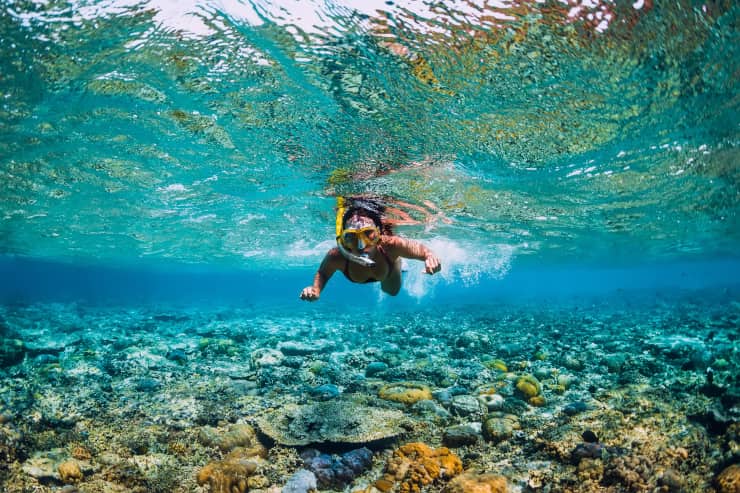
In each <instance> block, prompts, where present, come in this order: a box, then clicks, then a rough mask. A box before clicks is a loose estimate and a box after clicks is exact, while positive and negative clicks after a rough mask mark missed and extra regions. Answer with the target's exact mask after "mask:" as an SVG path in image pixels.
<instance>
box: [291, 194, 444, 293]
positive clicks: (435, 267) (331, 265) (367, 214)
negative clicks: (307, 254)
mask: <svg viewBox="0 0 740 493" xmlns="http://www.w3.org/2000/svg"><path fill="white" fill-rule="evenodd" d="M337 206H338V207H337V209H338V210H337V224H336V230H337V247H336V248H332V249H331V250H329V252H328V253H327V254H326V256H325V257H324V260H323V261H322V262H321V266H319V270H318V271H317V272H316V275H315V276H314V280H313V285H312V286H308V287H306V288H304V289H303V291H301V295H300V297H301V299H302V300H306V301H316V300H318V299H319V296H320V295H321V291H322V290H323V289H324V286H326V283H327V282H328V281H329V279H330V278H331V276H332V275H333V274H334V273H335V272H336V271H338V270H341V271H342V272H343V273H344V276H345V277H346V278H347V279H349V280H350V281H351V282H356V283H360V284H363V283H369V282H380V288H381V289H382V290H383V292H385V293H388V294H390V295H391V296H395V295H397V294H398V292H399V291H400V290H401V257H403V258H410V259H415V260H423V261H424V271H425V272H426V273H427V274H434V273H437V272H439V271H440V269H441V268H442V265H441V264H440V263H439V259H438V258H437V256H436V255H435V254H434V253H433V252H432V251H431V250H430V249H429V248H427V247H426V246H424V245H422V244H421V243H419V242H418V241H414V240H408V239H405V238H401V237H398V236H394V235H393V234H392V231H391V229H390V227H389V225H388V224H385V223H384V221H383V219H382V211H383V208H382V207H381V206H380V204H378V203H376V202H374V201H371V200H365V199H360V200H355V201H354V203H353V204H352V205H350V206H349V207H346V204H345V201H344V199H343V198H342V197H338V198H337Z"/></svg>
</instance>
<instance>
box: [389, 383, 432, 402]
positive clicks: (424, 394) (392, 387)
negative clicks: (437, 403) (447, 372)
mask: <svg viewBox="0 0 740 493" xmlns="http://www.w3.org/2000/svg"><path fill="white" fill-rule="evenodd" d="M378 397H380V398H381V399H385V400H387V401H394V402H401V403H403V404H413V403H415V402H419V401H422V400H429V399H431V398H432V391H431V390H430V389H429V387H427V386H426V385H424V384H421V383H415V382H396V383H390V384H388V385H384V386H383V387H381V388H380V390H379V391H378Z"/></svg>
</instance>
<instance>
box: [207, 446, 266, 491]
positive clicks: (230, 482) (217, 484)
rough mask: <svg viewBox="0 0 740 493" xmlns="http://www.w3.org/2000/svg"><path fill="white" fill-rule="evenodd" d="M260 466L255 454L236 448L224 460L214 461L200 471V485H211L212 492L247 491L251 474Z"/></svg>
mask: <svg viewBox="0 0 740 493" xmlns="http://www.w3.org/2000/svg"><path fill="white" fill-rule="evenodd" d="M258 467H259V464H258V463H257V462H256V461H255V460H254V458H253V456H250V455H245V454H244V451H243V450H242V449H239V448H237V449H235V450H233V451H232V452H230V453H229V454H228V455H227V456H226V457H225V458H224V459H223V460H220V461H214V462H211V463H209V464H207V465H206V466H204V467H203V468H202V469H201V470H200V471H198V475H197V478H196V479H197V481H198V484H199V485H205V484H207V485H209V486H210V489H211V492H212V493H245V492H246V491H247V489H248V487H249V483H248V479H249V476H251V475H252V474H254V472H255V471H256V470H257V468H258Z"/></svg>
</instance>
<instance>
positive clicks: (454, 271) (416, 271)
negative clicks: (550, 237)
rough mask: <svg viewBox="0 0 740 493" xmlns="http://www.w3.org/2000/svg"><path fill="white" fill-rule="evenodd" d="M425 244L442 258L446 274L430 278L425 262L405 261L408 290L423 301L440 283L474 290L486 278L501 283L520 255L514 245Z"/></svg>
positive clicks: (440, 240) (433, 241) (434, 241)
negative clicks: (453, 284) (460, 285)
mask: <svg viewBox="0 0 740 493" xmlns="http://www.w3.org/2000/svg"><path fill="white" fill-rule="evenodd" d="M424 243H425V245H427V246H428V247H429V248H430V249H431V250H432V251H433V252H434V253H435V254H436V255H437V257H439V260H440V262H441V263H442V270H441V271H440V272H439V273H438V274H434V275H431V276H430V275H428V274H426V273H425V272H424V264H423V263H422V262H419V261H415V260H406V259H404V267H405V269H406V274H405V275H404V289H405V290H406V291H407V292H408V293H409V294H410V295H411V296H413V297H415V298H423V297H424V296H425V295H426V294H427V293H431V292H432V291H433V290H434V289H435V288H436V286H438V285H439V284H440V283H446V284H452V283H458V282H461V283H462V284H463V285H465V286H472V285H474V284H477V283H478V282H480V280H481V278H482V277H492V278H495V279H501V278H502V277H503V276H505V275H506V273H507V272H508V271H509V268H510V267H511V260H512V258H513V257H514V253H515V251H516V247H515V246H512V245H505V244H492V245H485V246H484V247H483V248H481V245H479V244H469V245H465V244H463V243H461V242H458V241H454V240H450V239H448V238H443V237H442V238H433V239H431V240H429V241H425V242H424Z"/></svg>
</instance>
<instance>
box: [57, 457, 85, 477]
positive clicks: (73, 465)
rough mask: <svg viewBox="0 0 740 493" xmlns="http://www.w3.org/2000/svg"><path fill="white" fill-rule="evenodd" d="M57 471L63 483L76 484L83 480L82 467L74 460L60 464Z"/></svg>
mask: <svg viewBox="0 0 740 493" xmlns="http://www.w3.org/2000/svg"><path fill="white" fill-rule="evenodd" d="M57 471H59V477H60V478H61V479H62V482H63V483H76V482H78V481H80V480H81V479H82V470H81V469H80V465H79V464H78V463H77V462H75V461H73V460H69V461H67V462H62V463H61V464H59V466H57Z"/></svg>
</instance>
